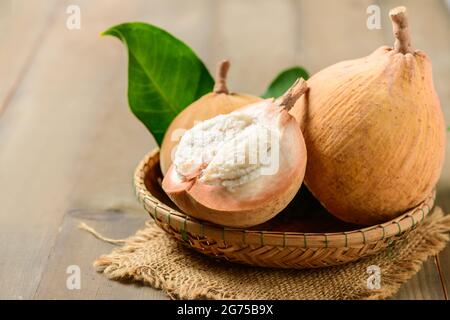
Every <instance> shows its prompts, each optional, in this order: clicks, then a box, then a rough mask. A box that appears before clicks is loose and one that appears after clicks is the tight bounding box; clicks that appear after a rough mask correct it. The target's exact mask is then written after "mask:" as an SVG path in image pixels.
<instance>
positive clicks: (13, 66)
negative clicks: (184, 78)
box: [0, 0, 450, 299]
mask: <svg viewBox="0 0 450 320" xmlns="http://www.w3.org/2000/svg"><path fill="white" fill-rule="evenodd" d="M371 4H376V5H378V6H379V7H380V8H381V15H382V28H381V29H380V30H372V31H371V30H368V29H367V27H366V19H367V17H368V15H367V14H366V8H367V7H368V6H369V5H371ZM399 4H403V5H406V6H407V7H408V10H409V16H410V23H411V29H412V36H413V37H412V39H413V46H414V47H415V48H420V49H422V50H424V51H426V52H427V53H428V54H429V56H430V57H431V60H432V62H433V66H434V71H433V72H434V80H435V85H436V88H437V91H438V93H439V96H440V98H441V102H442V107H443V109H444V113H445V115H446V120H447V123H448V124H450V86H449V83H450V59H449V54H450V13H449V9H448V7H447V4H446V2H445V1H443V0H430V1H423V0H410V1H406V0H405V1H400V0H397V1H391V0H378V1H374V0H372V1H365V0H362V1H361V0H345V1H344V0H341V1H335V0H319V1H318V0H299V1H295V0H286V1H272V0H247V1H239V0H227V1H210V0H194V1H184V0H169V1H154V0H152V1H149V0H131V1H120V0H95V1H92V0H90V1H89V0H70V1H61V0H60V1H58V0H0V257H1V259H0V298H12V299H22V298H24V299H27V298H46V299H53V298H69V299H70V298H79V299H92V298H99V299H105V298H110V299H115V298H125V299H126V298H136V299H141V298H142V299H159V298H165V295H164V294H163V293H161V292H160V291H156V290H153V289H151V288H147V287H142V286H137V285H124V284H120V283H117V282H114V281H108V280H107V279H105V278H104V277H103V276H101V275H98V274H96V272H95V271H94V269H93V268H92V266H91V264H92V261H93V260H94V259H95V258H96V257H98V256H99V255H101V254H103V253H107V252H109V251H110V250H111V249H112V246H111V245H108V244H105V243H103V242H101V241H97V240H96V239H94V238H93V237H92V236H91V235H89V234H87V233H84V232H82V231H80V230H78V229H77V225H78V224H79V223H80V222H81V221H85V222H87V223H89V224H90V225H91V226H93V227H95V228H96V229H97V230H99V231H100V232H102V233H103V234H106V235H108V236H110V237H113V238H122V237H126V236H128V235H131V234H133V233H134V232H135V231H136V230H137V229H138V228H141V227H142V226H143V223H144V221H145V220H146V219H147V216H146V214H145V213H144V211H143V210H142V209H141V207H140V206H139V204H138V203H137V201H136V200H135V198H134V195H133V192H132V185H131V177H132V173H133V170H134V168H135V166H136V165H137V163H138V161H139V160H140V159H141V157H142V156H143V155H144V154H145V153H146V152H147V151H149V150H150V149H151V148H153V147H154V146H155V144H154V141H153V139H152V137H151V136H150V135H149V134H148V132H147V131H146V130H145V128H144V127H143V125H141V124H140V123H139V122H138V121H137V120H136V119H135V118H134V117H133V115H132V114H131V113H130V112H129V110H128V107H127V100H126V85H127V77H126V68H127V57H126V52H125V49H124V47H123V46H122V44H121V43H120V42H119V41H118V40H116V39H113V38H101V37H100V36H99V34H100V32H101V31H103V30H105V29H106V28H108V27H110V26H112V25H114V24H117V23H121V22H127V21H145V22H150V23H152V24H155V25H158V26H160V27H163V28H165V29H167V30H168V31H169V32H171V33H173V34H174V35H175V36H177V37H178V38H180V39H182V40H183V41H185V42H186V43H187V44H189V45H190V46H191V47H192V48H193V49H194V50H195V51H196V52H197V53H198V55H199V56H200V57H201V58H202V59H203V60H204V61H205V63H206V64H207V66H208V67H209V68H210V70H212V69H213V68H214V66H215V64H216V62H217V61H218V60H219V59H222V58H229V59H231V61H232V69H231V72H230V76H229V82H230V83H229V87H230V88H232V89H233V90H236V91H242V92H248V93H253V94H260V93H262V92H263V91H264V90H265V88H266V86H267V85H268V83H269V82H270V81H271V80H272V79H273V77H274V76H275V75H276V74H277V73H278V72H279V71H280V70H282V69H283V68H287V67H290V66H293V65H303V66H305V67H306V68H307V69H308V70H309V71H310V72H312V73H314V72H316V71H318V70H320V69H321V68H323V67H326V66H328V65H330V64H332V63H335V62H338V61H340V60H344V59H352V58H357V57H361V56H364V55H367V54H369V53H370V52H372V51H373V50H374V49H375V48H377V47H379V46H381V45H383V44H389V45H391V44H392V43H393V37H392V32H391V25H390V23H389V21H388V11H389V9H390V8H392V7H394V6H397V5H399ZM69 5H78V6H79V7H80V9H81V29H80V30H69V29H68V28H67V27H66V20H67V18H68V16H69V15H68V14H67V13H66V9H67V7H68V6H69ZM447 151H448V152H447V155H450V152H449V151H450V139H449V142H448V143H447ZM438 188H439V192H438V200H437V203H438V204H439V205H441V206H442V207H443V208H444V210H445V211H446V212H450V157H449V156H447V159H446V163H445V168H444V172H443V174H442V178H441V180H440V182H439V186H438ZM440 262H441V267H442V271H443V272H442V273H443V276H444V278H445V279H444V280H443V281H444V283H443V284H444V285H445V286H446V287H448V286H449V285H450V247H447V249H446V250H445V251H444V252H442V253H441V255H440ZM69 265H78V266H79V267H80V268H81V290H68V289H67V288H66V279H67V276H68V274H67V273H66V269H67V267H68V266H69ZM396 298H398V299H444V298H445V295H444V289H443V286H442V285H441V278H440V275H439V273H438V270H437V267H436V264H435V261H434V260H433V259H430V260H429V261H427V262H426V263H425V264H424V266H423V268H422V271H420V273H419V274H418V275H417V276H415V277H414V278H413V279H411V280H410V281H409V282H408V283H407V284H405V285H404V286H403V287H402V289H401V290H400V292H399V293H398V295H397V296H396Z"/></svg>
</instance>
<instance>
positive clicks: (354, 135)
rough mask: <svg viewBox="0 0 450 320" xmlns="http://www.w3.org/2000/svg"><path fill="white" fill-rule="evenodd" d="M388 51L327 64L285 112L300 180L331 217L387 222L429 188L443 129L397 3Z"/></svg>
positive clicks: (422, 58) (426, 68) (422, 60)
mask: <svg viewBox="0 0 450 320" xmlns="http://www.w3.org/2000/svg"><path fill="white" fill-rule="evenodd" d="M390 17H391V20H392V23H393V27H394V36H395V38H396V41H395V46H394V48H389V47H381V48H379V49H378V50H376V51H375V52H374V53H372V54H371V55H369V56H368V57H365V58H362V59H358V60H352V61H345V62H341V63H338V64H335V65H333V66H330V67H328V68H326V69H324V70H322V71H320V72H319V73H317V74H316V75H314V76H313V77H312V78H310V80H308V85H309V87H310V90H309V92H308V95H305V97H303V98H301V99H299V101H298V102H297V103H296V105H295V107H294V108H293V109H292V111H291V113H292V114H293V115H294V116H295V117H296V119H297V120H298V121H299V122H300V123H301V128H302V131H303V135H304V138H305V142H306V146H307V149H308V165H307V169H306V174H305V184H306V185H307V186H308V188H309V189H310V190H311V192H312V193H313V194H314V195H315V196H316V197H317V198H318V199H319V200H320V202H321V203H322V204H323V205H324V206H325V207H326V208H327V209H328V210H329V211H330V212H331V213H332V214H334V215H335V216H337V217H338V218H340V219H342V220H344V221H347V222H352V223H358V224H367V225H370V224H376V223H380V222H384V221H387V220H390V219H392V218H394V217H396V216H398V215H400V214H401V213H402V212H404V211H406V210H407V209H409V208H412V207H414V206H416V205H418V204H419V203H420V202H421V201H423V200H424V199H425V198H426V197H427V196H428V195H429V194H430V193H431V192H432V190H433V188H434V186H435V184H436V182H437V180H438V178H439V175H440V172H441V169H442V166H443V160H444V146H445V126H444V120H443V114H442V111H441V108H440V104H439V99H438V97H437V95H436V92H435V89H434V86H433V79H432V72H431V63H430V61H429V60H428V57H427V56H426V55H425V53H423V52H420V51H413V50H412V48H411V44H410V36H409V30H408V24H407V18H406V9H405V8H404V7H399V8H395V9H393V10H391V11H390Z"/></svg>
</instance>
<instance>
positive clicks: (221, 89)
mask: <svg viewBox="0 0 450 320" xmlns="http://www.w3.org/2000/svg"><path fill="white" fill-rule="evenodd" d="M229 69H230V61H228V60H223V61H221V62H220V63H219V65H218V66H217V72H216V83H215V84H214V92H215V93H225V94H228V93H229V91H228V88H227V74H228V70H229Z"/></svg>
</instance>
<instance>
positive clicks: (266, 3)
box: [212, 0, 296, 95]
mask: <svg viewBox="0 0 450 320" xmlns="http://www.w3.org/2000/svg"><path fill="white" fill-rule="evenodd" d="M294 18H295V15H294V12H293V10H292V3H291V2H288V1H277V2H275V1H271V0H262V1H257V4H256V3H255V2H254V1H239V0H231V1H220V2H218V3H217V7H216V8H215V11H214V19H213V21H214V24H213V29H214V37H213V41H214V42H213V49H212V50H213V53H212V56H213V59H214V60H217V61H218V60H220V59H224V58H227V59H230V61H231V69H230V75H229V77H228V82H229V87H230V89H231V90H233V91H238V92H245V93H251V94H255V95H260V94H262V93H263V92H264V91H265V90H266V88H267V86H268V84H269V83H270V82H271V81H272V80H273V79H274V78H275V76H276V75H277V74H278V73H279V72H280V71H281V70H283V69H285V68H288V67H291V66H293V65H294V64H295V63H296V61H295V55H296V52H295V37H296V35H295V32H293V26H294V22H295V19H294Z"/></svg>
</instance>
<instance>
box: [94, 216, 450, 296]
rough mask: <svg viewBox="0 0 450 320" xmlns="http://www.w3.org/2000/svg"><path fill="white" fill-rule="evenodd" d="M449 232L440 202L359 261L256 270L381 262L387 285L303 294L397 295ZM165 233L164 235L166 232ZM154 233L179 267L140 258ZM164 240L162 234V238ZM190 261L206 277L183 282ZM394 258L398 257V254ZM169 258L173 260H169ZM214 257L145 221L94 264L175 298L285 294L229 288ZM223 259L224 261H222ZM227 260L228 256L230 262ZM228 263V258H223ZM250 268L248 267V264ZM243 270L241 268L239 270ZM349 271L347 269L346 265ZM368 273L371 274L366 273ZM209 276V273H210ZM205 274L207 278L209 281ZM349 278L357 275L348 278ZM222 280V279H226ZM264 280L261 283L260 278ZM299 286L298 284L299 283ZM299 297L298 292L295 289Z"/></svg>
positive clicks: (322, 272) (323, 272)
mask: <svg viewBox="0 0 450 320" xmlns="http://www.w3.org/2000/svg"><path fill="white" fill-rule="evenodd" d="M449 232H450V215H447V216H444V214H443V212H442V210H441V209H440V208H436V209H435V210H434V212H433V213H432V214H431V215H429V216H428V217H427V219H426V220H425V221H424V222H423V223H421V224H420V225H419V226H418V227H417V228H416V229H415V230H413V231H411V232H410V233H409V234H408V235H407V236H406V237H405V238H404V239H403V240H402V241H399V242H398V243H397V244H395V245H394V246H393V247H392V248H389V249H388V250H385V251H384V252H382V253H380V254H377V255H375V256H372V257H368V258H365V259H361V260H359V261H357V262H354V263H350V264H347V265H344V266H336V267H330V268H322V269H314V270H311V269H310V270H279V269H264V268H256V267H255V268H253V269H254V270H261V271H256V272H257V275H258V277H262V278H261V279H263V277H265V276H267V277H270V278H271V280H270V281H273V278H274V277H275V278H276V274H280V273H283V272H284V273H291V275H292V272H295V273H296V274H294V275H293V277H294V280H295V279H296V278H295V277H296V276H297V275H301V273H302V272H303V273H307V274H308V277H309V278H310V277H314V273H317V277H318V279H319V278H320V279H322V280H323V278H324V276H325V277H326V276H327V275H332V274H334V273H335V272H336V271H338V270H342V269H343V268H346V269H347V270H352V268H353V269H355V268H359V269H361V266H367V265H373V264H375V265H379V266H380V267H381V268H382V270H383V278H382V281H383V283H382V288H381V289H379V290H371V289H369V288H367V286H365V285H363V284H362V283H361V281H360V279H357V280H358V281H359V282H356V283H358V285H356V286H355V288H354V289H353V288H351V289H349V290H348V291H349V292H344V293H340V294H333V295H331V296H330V295H329V294H326V293H324V294H323V296H322V295H321V292H322V291H323V288H321V284H320V281H318V282H317V283H318V284H317V292H314V294H312V295H311V296H301V298H302V299H303V298H305V299H330V298H337V299H385V298H388V297H391V296H392V295H394V294H395V293H396V292H397V291H398V290H399V288H400V286H401V285H402V284H403V283H405V282H406V281H407V280H409V279H410V278H411V277H412V276H414V275H415V274H416V273H417V272H418V271H419V270H420V268H421V266H422V264H423V262H424V261H425V260H426V259H427V258H428V257H429V256H433V255H437V254H438V253H439V252H440V251H441V250H442V249H443V248H444V247H445V245H446V242H447V241H448V240H449V235H448V233H449ZM162 237H164V238H162ZM155 239H165V240H164V241H166V243H165V244H166V245H167V246H168V247H171V246H172V247H173V250H172V251H173V252H172V254H173V255H172V256H169V255H167V257H166V258H167V259H168V260H170V259H172V260H173V263H174V265H175V264H177V263H178V264H177V267H175V269H172V268H166V269H165V270H161V267H157V268H155V267H154V266H153V265H151V263H150V264H148V262H147V261H142V257H140V260H139V261H136V259H135V257H134V255H135V253H137V252H138V251H139V250H141V249H142V248H143V247H144V246H151V243H152V241H153V240H155ZM158 241H159V240H158ZM181 259H182V260H183V261H186V270H187V268H189V267H191V268H192V266H190V265H189V263H190V262H191V261H192V262H193V264H195V265H196V267H198V266H199V265H200V268H205V269H206V271H205V272H206V273H205V275H203V276H202V278H194V279H188V280H187V281H186V279H184V281H182V282H181V283H180V281H178V280H179V279H177V277H178V276H179V274H182V273H183V272H184V271H186V270H183V268H180V267H179V265H180V263H179V261H180V260H181ZM393 259H394V260H393ZM168 263H169V264H170V261H169V262H168ZM214 263H218V262H217V261H215V260H214V259H211V258H208V257H203V256H200V254H199V253H197V252H194V251H193V250H189V249H187V248H185V247H184V246H182V245H181V244H179V243H178V242H176V241H175V240H173V239H171V238H170V237H169V236H168V235H167V234H166V233H165V232H164V231H162V230H161V229H159V228H158V227H157V226H156V225H155V224H154V223H153V221H148V222H147V223H146V228H145V229H143V230H140V231H138V232H137V233H136V235H134V236H131V237H130V238H128V239H126V240H125V244H124V245H123V246H122V247H120V248H118V249H115V250H114V251H113V252H112V253H110V254H108V255H103V256H101V257H100V258H99V259H98V260H96V261H95V262H94V267H95V268H96V270H97V271H98V272H100V273H103V274H104V275H105V276H107V277H108V278H110V279H114V280H119V281H129V280H132V281H137V282H141V283H144V284H146V285H149V286H151V287H154V288H156V289H162V290H163V291H164V292H166V293H167V295H168V296H169V297H170V298H172V299H286V298H290V297H289V296H288V297H287V296H286V295H285V294H282V295H280V296H276V295H269V296H267V295H265V294H264V295H261V294H258V292H259V293H260V292H263V291H261V290H260V289H261V288H257V290H255V291H256V292H253V291H252V292H251V293H250V294H248V293H245V294H243V293H242V292H239V289H236V290H230V288H229V287H227V286H225V285H224V284H223V281H222V279H223V277H222V278H220V279H219V278H217V279H215V278H214V277H215V274H214V272H210V273H208V272H207V271H208V268H211V269H209V270H211V271H212V270H213V269H212V268H214ZM219 263H220V262H219ZM225 263H226V262H225ZM222 264H223V263H222ZM230 268H237V269H239V268H240V269H243V270H244V271H243V273H245V272H247V271H245V269H246V268H252V267H246V266H241V265H237V264H231V263H230ZM247 270H248V269H247ZM238 272H239V271H238ZM346 272H347V271H346ZM366 276H367V275H366ZM208 277H209V278H208ZM205 278H206V281H205ZM298 279H299V283H298V288H299V290H301V288H303V284H302V283H301V279H302V277H299V278H298ZM349 280H354V279H353V278H352V279H349ZM221 281H222V282H221ZM260 282H261V286H265V284H264V281H260ZM258 285H259V284H258ZM295 286H297V284H295ZM313 291H314V288H313ZM293 298H294V299H296V296H295V295H293Z"/></svg>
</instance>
